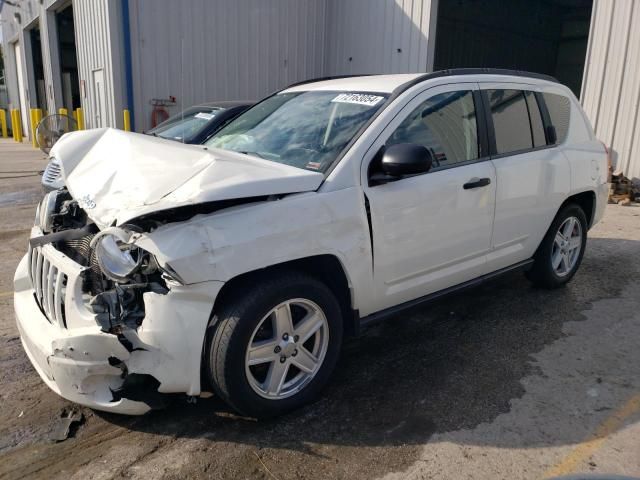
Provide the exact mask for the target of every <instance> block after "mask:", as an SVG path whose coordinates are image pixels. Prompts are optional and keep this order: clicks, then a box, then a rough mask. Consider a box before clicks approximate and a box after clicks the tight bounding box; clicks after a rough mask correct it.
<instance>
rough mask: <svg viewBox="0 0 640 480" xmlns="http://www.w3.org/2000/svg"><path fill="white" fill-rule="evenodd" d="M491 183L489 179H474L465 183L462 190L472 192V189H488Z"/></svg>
mask: <svg viewBox="0 0 640 480" xmlns="http://www.w3.org/2000/svg"><path fill="white" fill-rule="evenodd" d="M490 183H491V180H490V179H488V178H472V179H471V180H469V181H468V182H467V183H465V184H464V185H463V186H462V188H464V189H465V190H470V189H472V188H480V187H486V186H487V185H489V184H490Z"/></svg>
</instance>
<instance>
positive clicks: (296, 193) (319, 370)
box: [14, 69, 607, 417]
mask: <svg viewBox="0 0 640 480" xmlns="http://www.w3.org/2000/svg"><path fill="white" fill-rule="evenodd" d="M52 154H54V155H55V157H56V158H57V159H59V160H60V161H61V162H62V164H63V167H64V168H63V172H64V175H65V184H66V186H67V187H66V189H62V190H58V191H55V192H51V193H50V194H48V195H47V196H46V197H45V198H44V200H43V201H42V203H41V204H40V206H39V208H38V212H37V214H36V224H35V226H34V227H33V230H32V234H31V240H30V246H29V252H28V254H27V255H25V257H24V258H23V259H22V261H21V262H20V265H19V266H18V269H17V271H16V274H15V297H14V299H15V309H16V315H17V322H18V327H19V329H20V334H21V338H22V342H23V345H24V348H25V350H26V352H27V354H28V355H29V358H30V359H31V361H32V363H33V365H34V366H35V368H36V369H37V371H38V372H39V374H40V375H41V377H42V378H43V380H44V381H45V382H46V383H47V385H49V386H50V387H51V388H52V389H53V390H54V391H56V392H57V393H59V394H60V395H62V396H63V397H65V398H67V399H69V400H72V401H74V402H77V403H80V404H83V405H87V406H90V407H92V408H96V409H100V410H106V411H113V412H120V413H127V414H141V413H144V412H146V411H148V410H149V409H150V408H153V407H156V406H158V403H159V397H161V395H160V394H162V393H180V392H182V393H186V394H187V395H192V396H197V395H199V394H200V393H201V392H202V391H203V389H205V388H207V386H208V385H210V386H211V387H212V388H213V390H214V391H215V392H216V393H217V394H218V395H219V396H220V397H221V398H223V399H224V400H225V401H226V402H228V403H229V404H230V405H231V406H232V407H233V408H235V409H236V410H238V411H239V412H242V413H243V414H246V415H251V416H255V417H269V416H273V415H278V414H281V413H283V412H286V411H289V410H291V409H293V408H296V407H299V406H301V405H303V404H305V403H308V402H310V401H311V400H313V399H314V398H316V397H317V396H318V395H319V393H320V391H321V390H322V388H323V387H324V385H325V384H326V383H327V381H328V379H329V377H330V375H331V373H332V371H333V369H334V367H335V365H336V361H337V359H338V355H339V352H340V349H341V344H342V339H343V336H344V335H352V334H357V333H358V331H359V329H360V328H361V326H363V325H366V324H367V323H369V322H371V321H373V320H377V319H380V318H382V317H387V316H392V315H394V314H396V313H397V312H399V311H401V309H403V308H405V307H410V306H414V305H417V304H421V303H425V302H428V301H430V300H432V299H434V298H437V297H439V296H441V295H443V294H445V293H449V292H453V291H458V290H460V289H462V288H464V287H468V286H471V285H476V284H478V283H480V282H482V281H484V280H486V279H489V278H492V277H494V276H496V275H498V274H502V273H505V272H510V271H513V270H515V269H523V270H525V271H526V274H527V276H528V277H529V278H530V279H531V280H532V282H533V283H534V284H536V285H538V286H542V287H548V288H553V287H559V286H561V285H564V284H566V283H567V282H568V281H569V280H571V278H572V277H573V276H574V274H575V273H576V271H577V269H578V267H579V265H580V262H581V259H582V255H583V253H584V251H585V246H586V238H587V230H588V229H589V228H590V227H591V226H592V225H593V224H594V223H596V222H597V221H599V220H600V218H601V217H602V214H603V211H604V208H605V204H606V199H607V183H606V182H607V156H606V153H605V149H604V147H603V145H602V144H601V143H600V142H599V141H598V140H597V139H596V138H595V136H594V133H593V131H592V128H591V126H590V125H589V122H588V120H587V118H586V117H585V115H584V113H583V111H582V109H581V108H580V105H579V103H578V101H577V100H576V98H575V97H574V95H573V94H572V93H571V92H570V90H569V89H568V88H566V87H564V86H563V85H561V84H559V83H558V82H557V81H555V80H553V79H551V78H549V77H545V76H541V75H535V74H526V73H520V72H513V71H496V70H487V69H481V70H453V71H444V72H436V73H432V74H406V75H379V76H366V77H347V78H334V79H328V80H319V81H313V82H306V83H301V84H297V85H293V86H291V87H289V88H287V89H285V90H283V91H281V92H278V93H277V94H274V95H272V96H270V97H268V98H266V99H264V100H263V101H261V102H260V103H258V104H257V105H255V106H254V107H252V108H250V109H249V110H247V111H246V112H244V113H243V114H241V115H240V116H239V117H237V118H236V119H235V120H233V121H232V122H231V123H229V124H228V125H226V126H225V127H224V128H222V129H221V130H219V131H218V132H217V133H216V134H215V135H214V136H213V137H212V138H211V139H210V140H208V141H207V142H206V143H205V144H204V145H181V144H178V143H176V142H166V141H162V140H159V139H156V138H153V137H150V136H144V135H138V134H133V133H126V132H120V131H116V130H109V129H101V130H91V131H84V132H78V133H76V134H74V135H68V136H65V137H63V139H62V140H61V141H60V142H58V144H56V145H55V147H54V150H53V151H52ZM176 159H179V160H180V161H176ZM392 321H394V320H392ZM395 321H398V320H397V319H396V320H395ZM389 341H393V339H389ZM381 355H384V353H383V352H381ZM202 380H204V383H202Z"/></svg>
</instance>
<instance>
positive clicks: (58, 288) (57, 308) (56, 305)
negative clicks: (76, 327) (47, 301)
mask: <svg viewBox="0 0 640 480" xmlns="http://www.w3.org/2000/svg"><path fill="white" fill-rule="evenodd" d="M64 279H65V274H64V273H62V272H61V271H58V276H57V277H56V285H55V287H53V291H54V295H53V309H54V314H55V317H56V321H57V322H58V324H59V325H61V326H64V317H63V315H62V302H63V300H64V292H63V288H64V285H63V281H64Z"/></svg>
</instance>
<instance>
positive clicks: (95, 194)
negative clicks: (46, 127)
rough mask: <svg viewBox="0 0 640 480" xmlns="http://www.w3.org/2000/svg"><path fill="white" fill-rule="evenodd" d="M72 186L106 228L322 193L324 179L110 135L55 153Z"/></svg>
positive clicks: (82, 137) (76, 140) (78, 138)
mask: <svg viewBox="0 0 640 480" xmlns="http://www.w3.org/2000/svg"><path fill="white" fill-rule="evenodd" d="M51 156H55V157H56V158H57V159H58V160H60V162H61V163H62V171H63V176H64V180H65V184H66V186H67V188H68V189H69V192H70V193H71V195H72V196H73V198H74V199H76V200H78V202H79V204H80V206H81V207H82V208H83V209H84V210H85V211H86V212H87V215H88V216H89V217H90V218H91V219H92V220H93V221H94V222H96V224H97V225H98V227H100V228H105V227H107V226H110V225H114V224H116V225H120V224H122V223H124V222H126V221H128V220H131V219H132V218H135V217H138V216H140V215H145V214H148V213H152V212H157V211H160V210H166V209H169V208H176V207H182V206H187V205H197V204H200V203H205V202H213V201H217V200H232V199H240V198H248V197H257V196H265V195H278V194H286V193H296V192H307V191H312V190H316V189H317V188H318V187H319V186H320V184H321V183H322V180H323V178H324V176H323V175H322V174H321V173H319V172H311V171H308V170H303V169H300V168H296V167H291V166H288V165H282V164H279V163H276V162H270V161H268V160H262V159H259V158H254V157H250V156H247V155H242V154H239V153H235V152H229V151H225V150H220V149H209V150H205V149H204V148H203V147H202V146H198V145H183V144H180V143H176V142H173V141H170V140H164V139H160V138H156V137H152V136H148V135H142V134H138V133H131V132H124V131H121V130H114V129H111V128H106V129H94V130H85V131H79V132H73V133H68V134H66V135H64V136H63V137H62V138H61V139H60V140H59V141H58V142H57V143H56V145H55V146H54V147H53V148H52V149H51Z"/></svg>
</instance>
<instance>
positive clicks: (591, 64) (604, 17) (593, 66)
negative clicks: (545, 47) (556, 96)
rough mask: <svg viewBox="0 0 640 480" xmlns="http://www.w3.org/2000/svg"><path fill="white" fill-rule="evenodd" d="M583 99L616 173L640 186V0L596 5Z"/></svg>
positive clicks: (606, 0) (603, 1)
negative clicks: (624, 175) (621, 172)
mask: <svg viewBox="0 0 640 480" xmlns="http://www.w3.org/2000/svg"><path fill="white" fill-rule="evenodd" d="M580 98H581V101H582V104H583V106H584V109H585V111H586V112H587V115H588V116H589V118H590V119H591V123H592V124H593V126H594V128H595V131H596V135H597V136H598V138H599V139H600V140H602V141H603V142H604V143H605V144H606V145H608V146H609V147H610V148H611V149H612V157H613V161H614V163H615V166H616V169H620V170H622V171H623V172H624V173H625V174H626V175H627V176H629V177H631V178H634V179H636V181H637V182H640V118H639V114H638V110H639V109H640V1H637V0H597V1H596V2H594V4H593V15H592V20H591V32H590V35H589V47H588V50H587V59H586V64H585V73H584V80H583V85H582V94H581V96H580Z"/></svg>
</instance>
